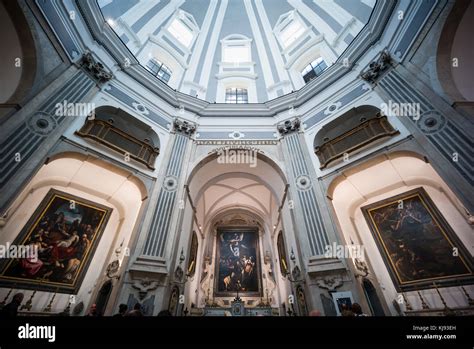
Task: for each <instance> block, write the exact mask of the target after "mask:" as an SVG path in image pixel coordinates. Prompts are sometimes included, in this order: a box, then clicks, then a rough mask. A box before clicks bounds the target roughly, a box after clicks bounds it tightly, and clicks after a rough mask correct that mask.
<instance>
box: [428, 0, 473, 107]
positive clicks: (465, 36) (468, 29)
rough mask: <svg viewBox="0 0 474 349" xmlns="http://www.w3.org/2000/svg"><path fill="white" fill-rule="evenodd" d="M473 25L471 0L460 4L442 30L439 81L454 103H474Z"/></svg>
mask: <svg viewBox="0 0 474 349" xmlns="http://www.w3.org/2000/svg"><path fill="white" fill-rule="evenodd" d="M473 26H474V4H473V3H472V2H471V1H469V0H461V1H456V2H455V3H454V5H453V7H452V9H451V12H450V13H449V15H448V17H447V19H446V22H445V24H444V27H443V29H442V32H441V36H440V39H439V42H438V47H437V57H436V70H437V72H438V80H439V82H440V84H441V86H442V88H443V89H444V91H445V93H446V94H447V96H448V97H449V98H450V99H451V100H452V101H453V102H462V101H474V87H473V82H472V81H473V79H474V76H473V71H472V68H471V64H470V62H472V61H473V60H474V53H473V52H472V49H471V41H472V37H471V36H472V32H473V30H474V27H473ZM453 59H457V61H456V62H455V61H453ZM455 64H457V66H454V65H455Z"/></svg>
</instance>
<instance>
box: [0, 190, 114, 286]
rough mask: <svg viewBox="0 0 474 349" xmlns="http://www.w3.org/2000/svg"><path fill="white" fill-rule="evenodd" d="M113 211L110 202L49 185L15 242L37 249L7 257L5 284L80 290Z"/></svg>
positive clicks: (0, 279) (0, 276) (3, 274)
mask: <svg viewBox="0 0 474 349" xmlns="http://www.w3.org/2000/svg"><path fill="white" fill-rule="evenodd" d="M111 212H112V209H111V208H108V207H105V206H102V205H99V204H96V203H93V202H90V201H88V200H85V199H82V198H80V197H77V196H73V195H70V194H67V193H63V192H60V191H58V190H50V191H49V192H48V194H47V195H46V197H45V198H44V199H43V201H42V202H41V204H40V206H39V207H38V209H37V210H36V212H35V213H34V214H33V215H32V217H31V218H30V220H29V221H28V222H27V224H26V225H25V226H24V227H23V229H22V230H21V232H20V234H19V235H18V237H17V239H16V240H15V242H14V245H22V246H30V247H32V250H33V249H34V251H36V253H35V254H34V255H30V256H27V257H28V258H16V259H7V260H4V261H3V263H2V265H1V267H0V268H1V269H0V270H1V272H0V284H1V285H2V286H7V287H8V286H9V287H15V288H24V289H35V290H42V291H52V292H59V293H77V292H78V290H79V287H80V286H81V283H82V280H83V278H84V276H85V273H86V271H87V268H88V266H89V264H90V262H91V259H92V257H93V255H94V252H95V250H96V248H97V245H98V243H99V240H100V238H101V235H102V233H103V231H104V228H105V225H106V224H107V221H108V219H109V217H110V214H111Z"/></svg>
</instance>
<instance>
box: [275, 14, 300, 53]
mask: <svg viewBox="0 0 474 349" xmlns="http://www.w3.org/2000/svg"><path fill="white" fill-rule="evenodd" d="M304 32H305V28H304V26H303V24H301V22H300V21H299V20H296V19H295V20H293V21H291V22H290V23H289V24H288V25H287V26H286V27H285V28H283V29H282V30H281V32H280V38H281V41H282V43H283V46H284V47H288V46H290V45H291V44H292V43H293V42H295V41H296V40H298V39H299V38H300V37H301V35H303V33H304Z"/></svg>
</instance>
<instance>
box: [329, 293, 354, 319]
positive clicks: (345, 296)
mask: <svg viewBox="0 0 474 349" xmlns="http://www.w3.org/2000/svg"><path fill="white" fill-rule="evenodd" d="M331 296H332V300H333V302H334V306H335V307H336V314H337V316H346V315H347V314H348V313H349V312H350V311H351V308H352V303H354V300H353V299H352V292H350V291H343V292H331Z"/></svg>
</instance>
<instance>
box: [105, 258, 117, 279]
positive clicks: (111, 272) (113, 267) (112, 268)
mask: <svg viewBox="0 0 474 349" xmlns="http://www.w3.org/2000/svg"><path fill="white" fill-rule="evenodd" d="M119 269H120V262H119V260H118V259H116V260H114V261H113V262H111V263H110V264H109V265H108V266H107V273H106V274H107V277H108V278H109V279H114V278H117V279H118V278H119V276H118V271H119Z"/></svg>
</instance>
